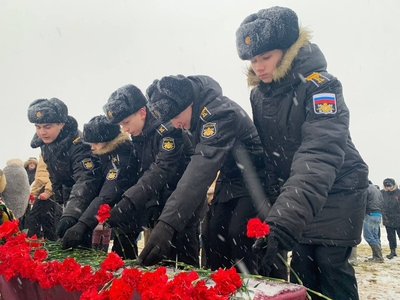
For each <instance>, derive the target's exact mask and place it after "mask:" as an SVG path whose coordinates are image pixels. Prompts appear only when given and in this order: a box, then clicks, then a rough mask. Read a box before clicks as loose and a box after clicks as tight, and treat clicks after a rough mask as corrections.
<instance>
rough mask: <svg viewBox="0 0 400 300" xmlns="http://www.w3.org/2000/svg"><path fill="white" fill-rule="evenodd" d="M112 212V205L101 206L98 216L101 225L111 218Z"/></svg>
mask: <svg viewBox="0 0 400 300" xmlns="http://www.w3.org/2000/svg"><path fill="white" fill-rule="evenodd" d="M110 211H111V207H110V205H108V204H102V205H100V207H99V210H98V211H97V216H96V219H97V221H99V223H104V222H105V221H106V220H107V219H108V218H109V217H111V214H110Z"/></svg>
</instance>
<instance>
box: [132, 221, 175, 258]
mask: <svg viewBox="0 0 400 300" xmlns="http://www.w3.org/2000/svg"><path fill="white" fill-rule="evenodd" d="M174 234H175V230H174V229H173V228H172V227H171V226H169V225H168V224H167V223H164V222H163V221H159V222H158V223H157V225H156V226H155V227H154V229H153V230H152V232H151V234H150V238H149V240H148V241H147V244H146V246H145V247H144V248H143V250H142V252H141V253H140V255H139V258H138V260H137V261H138V263H139V264H143V265H145V266H152V265H154V264H156V263H158V262H160V261H161V260H162V259H163V258H166V257H167V256H168V254H169V252H170V249H171V245H172V238H173V237H174Z"/></svg>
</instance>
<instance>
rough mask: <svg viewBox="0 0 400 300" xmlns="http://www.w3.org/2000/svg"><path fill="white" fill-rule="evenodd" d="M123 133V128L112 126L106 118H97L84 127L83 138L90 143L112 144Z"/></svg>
mask: <svg viewBox="0 0 400 300" xmlns="http://www.w3.org/2000/svg"><path fill="white" fill-rule="evenodd" d="M120 133H121V127H119V125H117V124H111V123H110V122H109V121H108V119H107V117H106V116H96V117H93V118H92V119H90V121H89V122H88V123H86V124H84V125H83V138H84V140H85V141H86V142H88V143H104V142H110V141H112V140H113V139H115V138H116V137H117V136H118V135H119V134H120Z"/></svg>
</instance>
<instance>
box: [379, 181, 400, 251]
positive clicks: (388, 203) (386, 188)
mask: <svg viewBox="0 0 400 300" xmlns="http://www.w3.org/2000/svg"><path fill="white" fill-rule="evenodd" d="M381 193H382V196H383V210H382V219H383V225H384V226H385V228H386V233H387V239H388V241H389V247H390V253H389V254H388V255H386V257H387V258H388V259H392V258H393V257H395V256H397V253H396V248H397V237H396V233H397V236H398V237H399V239H400V190H399V187H398V185H397V183H396V181H395V180H394V179H393V178H386V179H385V180H384V181H383V190H382V191H381Z"/></svg>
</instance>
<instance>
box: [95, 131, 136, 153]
mask: <svg viewBox="0 0 400 300" xmlns="http://www.w3.org/2000/svg"><path fill="white" fill-rule="evenodd" d="M129 140H130V135H129V133H127V132H121V133H120V134H119V135H118V136H117V137H116V138H115V139H113V140H112V141H110V142H107V144H106V145H105V146H104V148H102V149H100V150H95V151H93V154H96V155H104V154H108V153H110V152H112V151H114V150H115V149H117V148H118V146H120V145H122V144H124V143H125V142H126V141H129Z"/></svg>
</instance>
